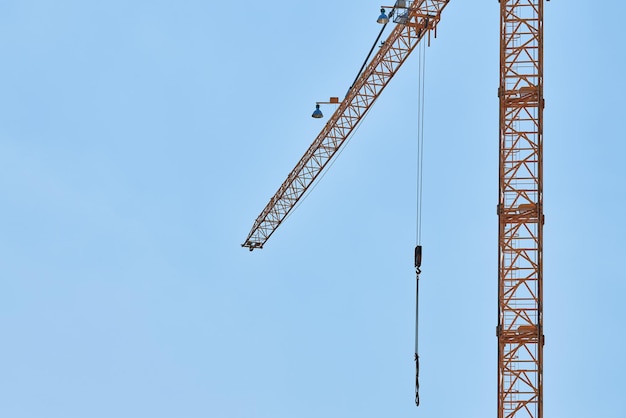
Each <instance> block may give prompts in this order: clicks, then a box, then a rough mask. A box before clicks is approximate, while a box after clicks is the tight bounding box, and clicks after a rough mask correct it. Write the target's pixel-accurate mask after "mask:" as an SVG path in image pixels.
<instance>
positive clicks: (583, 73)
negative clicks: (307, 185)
mask: <svg viewBox="0 0 626 418" xmlns="http://www.w3.org/2000/svg"><path fill="white" fill-rule="evenodd" d="M380 5H381V4H380V3H378V2H373V1H363V2H330V1H317V2H302V1H300V2H283V3H274V4H270V3H264V2H252V1H249V0H244V1H242V2H236V3H232V2H230V3H229V2H226V3H222V4H220V3H214V2H213V3H211V2H206V1H194V0H183V1H165V0H151V1H147V0H137V1H119V0H111V1H106V2H104V1H92V0H74V1H71V0H59V1H54V2H53V1H42V0H20V1H15V0H5V1H3V2H2V3H0V56H1V57H2V65H0V332H1V334H2V338H1V339H0V340H1V344H0V416H2V417H7V418H9V417H10V418H42V417H45V418H85V417H89V418H111V417H116V418H136V417H151V418H165V417H168V418H169V417H185V418H196V417H216V418H218V417H219V418H293V417H298V418H320V417H361V418H369V417H414V416H421V417H458V416H464V417H489V416H492V417H495V416H496V337H495V326H496V320H497V318H496V312H497V311H496V285H497V257H496V253H497V241H496V233H497V217H496V210H495V208H496V203H497V184H498V183H497V180H498V179H497V173H498V168H497V164H498V163H497V144H498V138H497V135H498V108H497V106H498V102H497V95H496V93H497V84H498V31H499V28H498V3H497V2H496V1H481V2H468V1H457V0H455V1H452V2H451V4H450V5H449V6H448V8H447V9H446V10H445V11H444V15H443V19H442V21H441V24H440V26H439V31H438V38H437V39H436V40H434V41H433V42H432V45H431V47H430V48H429V49H428V51H427V69H426V72H427V76H426V85H427V93H426V95H427V108H426V125H425V142H426V145H425V149H426V151H425V152H426V155H425V158H426V163H425V167H424V202H423V204H424V212H423V218H422V221H423V223H424V230H423V237H422V238H423V245H424V264H423V274H422V280H421V283H422V286H421V289H420V291H421V296H422V303H421V307H420V310H421V312H420V315H421V325H420V331H421V341H420V355H421V359H422V373H421V385H422V391H421V397H422V406H421V407H420V409H416V408H415V406H414V405H413V374H414V369H413V367H414V366H413V338H414V337H413V326H414V325H413V320H414V318H413V315H414V272H413V267H412V261H413V260H412V253H413V247H414V245H415V218H416V215H415V212H416V209H415V173H416V134H417V125H416V108H417V56H413V57H411V58H410V59H409V62H408V63H407V64H406V66H405V67H403V68H402V69H401V71H400V73H399V74H398V76H397V77H396V78H395V79H394V80H392V82H391V84H390V86H389V88H388V89H387V90H386V91H385V92H384V94H383V96H382V97H381V98H380V100H379V101H378V102H377V103H376V105H375V106H374V108H373V110H372V112H371V113H370V115H369V116H368V117H367V118H366V120H365V121H364V123H363V124H362V126H361V127H360V129H359V130H358V132H357V133H356V135H355V136H354V137H353V139H352V141H351V142H350V143H349V145H348V146H347V148H346V149H345V150H344V152H343V153H342V155H341V156H340V158H339V159H338V161H337V162H336V163H335V164H334V166H333V167H332V169H331V170H330V172H329V173H328V174H327V175H326V176H325V177H324V179H323V180H322V182H321V183H320V184H319V185H318V187H317V188H316V189H315V190H314V192H313V193H312V194H311V195H310V196H309V197H308V199H307V200H306V201H305V202H304V204H303V205H302V206H301V207H300V208H299V209H298V210H297V211H296V212H295V213H294V214H293V216H291V217H290V218H289V219H288V220H287V221H286V222H285V224H284V225H282V226H281V228H280V229H279V231H278V232H277V233H276V234H275V235H274V236H273V237H272V239H271V240H270V241H269V243H268V244H267V246H266V248H265V249H263V250H262V251H255V252H253V253H249V252H248V251H247V250H244V249H242V248H241V247H240V244H241V243H242V242H243V241H244V239H245V237H246V235H247V233H248V232H249V230H250V227H251V226H252V222H253V220H254V219H255V218H256V216H257V215H258V213H259V212H260V210H261V209H262V208H263V206H264V205H265V204H266V202H267V201H268V200H269V198H270V197H271V195H272V194H273V193H274V191H275V190H276V188H277V187H278V186H279V185H280V183H281V182H282V181H283V179H284V177H285V176H286V175H287V173H288V172H289V171H290V170H291V168H292V167H293V165H294V164H295V163H296V161H297V160H298V159H299V158H300V156H301V155H302V153H303V152H304V150H305V149H306V148H307V147H308V145H309V144H310V142H311V141H312V140H313V138H314V137H315V136H316V135H317V132H318V131H319V129H320V128H321V127H322V124H323V123H324V122H323V121H322V122H320V121H318V120H314V119H312V118H311V117H310V113H311V111H312V110H313V105H314V103H315V101H320V100H326V99H327V98H328V97H329V96H335V95H336V96H343V94H344V93H345V91H346V89H347V88H348V86H349V84H350V83H351V82H352V80H353V78H354V76H355V74H356V71H357V70H358V68H359V66H360V65H361V62H362V60H363V59H364V57H365V55H366V53H367V51H368V50H369V48H370V46H371V44H372V42H373V40H374V38H375V36H376V34H377V33H378V30H379V26H378V25H377V24H376V22H375V19H376V17H377V15H378V9H379V7H380ZM593 6H594V7H591V3H590V2H586V1H585V2H583V1H578V0H570V1H563V0H561V1H559V0H553V1H551V2H550V3H546V16H545V36H546V40H545V95H546V110H545V160H544V161H545V212H546V225H545V230H544V232H545V252H544V254H545V270H544V275H545V295H544V297H545V310H544V313H545V334H546V346H545V375H544V377H545V397H544V402H545V415H546V417H556V416H563V417H565V416H579V417H589V416H601V417H603V418H623V417H625V416H626V407H625V406H624V404H623V402H622V401H621V400H622V399H623V396H624V391H623V389H624V375H625V374H626V357H625V356H624V353H626V337H625V336H624V329H625V326H624V323H625V322H624V321H625V320H626V304H625V303H624V302H623V298H624V294H626V280H625V274H624V268H623V259H624V250H625V247H626V245H625V243H624V242H625V241H624V237H625V236H626V220H625V219H626V217H625V216H624V212H625V210H624V207H625V206H626V200H625V199H624V193H625V187H624V181H625V180H626V178H625V175H624V155H626V145H625V142H626V135H625V134H624V131H625V129H624V111H625V106H624V99H623V95H624V91H626V83H625V81H624V75H623V74H624V57H623V55H624V49H625V47H624V45H626V35H625V33H624V25H623V19H622V17H623V16H624V14H625V13H626V6H624V5H623V3H622V2H618V1H615V0H613V1H605V2H601V3H599V4H595V3H594V4H593Z"/></svg>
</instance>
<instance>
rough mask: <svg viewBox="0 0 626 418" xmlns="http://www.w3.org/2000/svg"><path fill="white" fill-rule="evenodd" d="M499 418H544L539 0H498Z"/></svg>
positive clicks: (542, 101)
mask: <svg viewBox="0 0 626 418" xmlns="http://www.w3.org/2000/svg"><path fill="white" fill-rule="evenodd" d="M500 29H501V31H500V33H501V38H500V87H499V90H498V95H499V100H500V195H499V202H498V219H499V222H498V223H499V234H498V241H499V251H498V256H499V257H498V275H499V277H498V326H497V329H496V334H497V337H498V418H511V417H516V418H521V417H523V418H527V417H532V418H542V417H543V344H544V335H543V286H542V281H543V223H544V215H543V108H544V98H543V0H500Z"/></svg>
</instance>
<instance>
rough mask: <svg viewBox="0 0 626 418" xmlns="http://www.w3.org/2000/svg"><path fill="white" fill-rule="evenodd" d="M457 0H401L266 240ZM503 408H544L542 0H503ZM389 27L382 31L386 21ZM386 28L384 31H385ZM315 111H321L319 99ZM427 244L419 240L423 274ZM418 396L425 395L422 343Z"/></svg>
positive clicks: (531, 411) (258, 233) (535, 412)
mask: <svg viewBox="0 0 626 418" xmlns="http://www.w3.org/2000/svg"><path fill="white" fill-rule="evenodd" d="M548 1H549V0H548ZM449 2H450V0H413V1H402V0H398V1H396V2H395V4H394V6H385V7H388V8H390V12H389V15H387V14H386V13H385V8H384V7H383V8H382V9H381V15H380V17H379V19H378V21H379V23H383V24H384V25H385V26H386V25H387V23H388V22H389V21H390V19H392V20H393V23H395V26H394V27H393V29H392V31H391V33H390V34H389V35H388V37H387V39H386V40H385V41H384V42H382V43H381V46H380V48H379V49H378V51H377V52H376V54H375V55H374V56H373V57H372V58H371V60H370V61H369V63H367V60H366V63H367V65H366V66H365V65H364V66H363V67H362V68H361V71H360V72H359V74H358V75H357V78H356V80H355V81H354V83H353V84H352V86H351V87H350V88H349V90H348V93H347V94H346V96H345V98H344V99H343V100H342V101H341V102H339V100H338V99H334V100H331V102H332V103H337V104H338V107H337V109H336V110H335V112H334V113H333V115H332V116H331V117H330V118H329V120H328V122H327V123H326V125H325V126H324V127H323V128H322V130H321V132H320V133H319V134H318V136H317V137H316V138H315V140H314V141H313V143H312V144H311V146H310V147H309V148H308V149H307V150H306V152H305V153H304V155H303V156H302V158H301V159H300V160H299V161H298V163H297V164H296V166H295V167H294V169H293V170H292V171H291V172H290V173H289V175H288V176H287V179H286V180H285V181H284V182H283V183H282V185H281V186H280V187H279V188H278V191H277V192H276V193H275V194H274V196H272V198H271V199H270V201H269V203H268V204H267V205H266V206H265V208H264V209H263V211H262V212H261V214H260V215H259V216H258V217H257V219H256V220H255V222H254V224H253V227H252V229H251V231H250V233H249V234H248V237H247V238H246V240H245V242H244V243H243V244H242V246H243V247H246V248H248V249H249V250H250V251H252V250H255V249H261V248H263V246H264V245H265V243H266V242H267V240H268V239H269V238H270V236H271V235H272V234H273V233H274V232H275V231H276V229H277V228H278V226H279V225H280V224H281V223H282V222H283V221H284V220H285V218H286V217H287V215H288V214H289V213H290V212H291V211H292V209H294V207H295V206H296V204H297V203H298V201H299V200H300V199H301V198H302V197H303V196H304V195H305V193H306V192H307V190H309V188H310V187H311V186H312V185H313V184H314V182H315V180H316V179H317V178H318V176H319V175H320V173H322V172H323V170H324V168H325V167H326V166H327V165H328V164H329V162H330V161H331V160H332V159H333V157H335V156H336V155H337V152H338V151H339V150H340V148H341V147H342V146H343V145H344V144H345V142H346V140H347V139H348V138H349V137H350V135H351V134H352V133H353V132H354V130H355V128H356V127H357V125H358V124H359V122H360V121H361V120H362V119H363V117H364V116H365V115H366V114H367V112H368V111H369V110H370V108H371V107H372V105H373V104H374V102H375V101H376V99H377V98H378V97H379V96H380V94H381V93H382V91H383V90H384V89H385V87H386V86H387V85H388V83H389V81H390V80H391V79H392V78H393V76H394V75H395V74H396V73H397V71H398V70H399V69H400V67H401V66H402V64H403V63H404V62H405V61H406V59H407V58H408V56H409V55H410V54H411V52H413V50H414V49H415V47H416V46H417V45H418V44H419V43H420V42H422V41H423V40H424V39H427V40H428V42H430V39H431V37H436V34H437V27H438V24H439V22H440V19H441V14H442V11H443V10H444V9H445V8H446V6H447V5H448V3H449ZM498 2H499V4H500V81H499V86H498V98H499V104H500V106H499V175H498V178H499V194H498V203H497V215H498V321H497V326H496V336H497V339H498V358H497V369H498V378H497V381H498V382H497V386H498V399H497V411H498V418H513V417H515V418H527V417H528V418H542V417H543V345H544V341H545V337H544V334H543V285H542V283H543V225H544V214H543V109H544V104H545V101H544V97H543V7H544V1H543V0H499V1H498ZM381 34H382V31H381ZM379 37H380V35H379ZM313 116H314V117H320V116H321V111H319V103H318V105H317V108H316V111H315V112H314V115H313ZM420 265H421V246H419V245H418V246H417V247H416V249H415V268H416V273H417V276H418V283H419V274H420ZM415 359H416V361H417V363H416V365H417V372H416V403H417V404H419V396H418V388H419V383H418V381H417V377H418V374H419V360H418V356H417V353H416V358H415Z"/></svg>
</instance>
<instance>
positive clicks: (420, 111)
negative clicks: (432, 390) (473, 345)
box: [414, 43, 426, 406]
mask: <svg viewBox="0 0 626 418" xmlns="http://www.w3.org/2000/svg"><path fill="white" fill-rule="evenodd" d="M425 73H426V48H425V46H424V45H423V44H421V43H420V45H419V61H418V87H417V90H418V93H417V96H418V99H417V123H418V126H417V181H416V187H417V191H416V195H417V205H416V209H417V214H416V217H417V219H416V234H415V235H416V237H415V239H416V242H417V243H416V246H415V279H416V280H415V357H414V360H415V405H416V406H419V404H420V396H419V389H420V382H419V374H420V359H419V280H420V273H421V272H422V271H421V265H422V245H421V244H422V188H423V182H422V173H423V166H424V107H425V106H424V90H425V85H424V82H425V81H424V79H425Z"/></svg>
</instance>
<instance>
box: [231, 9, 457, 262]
mask: <svg viewBox="0 0 626 418" xmlns="http://www.w3.org/2000/svg"><path fill="white" fill-rule="evenodd" d="M448 3H449V0H416V1H413V2H412V3H411V4H410V5H409V7H408V8H401V9H397V10H396V11H395V13H396V16H395V17H394V19H395V20H396V21H398V23H396V25H395V27H394V28H393V30H392V31H391V33H390V34H389V36H388V37H387V39H386V40H385V41H384V42H383V43H382V45H381V46H380V48H379V50H378V52H377V53H376V55H375V56H374V57H373V58H372V60H371V62H370V63H369V64H368V65H367V67H366V68H365V69H364V70H363V72H362V74H361V75H360V76H359V77H358V79H357V80H356V81H355V83H354V85H353V86H352V88H351V89H350V90H349V91H348V94H347V95H346V97H345V98H344V99H343V101H342V102H341V103H340V104H339V106H338V107H337V109H336V110H335V113H334V114H333V115H332V116H331V117H330V119H329V120H328V122H327V123H326V125H325V126H324V128H323V129H322V131H321V132H320V133H319V135H318V136H317V138H315V140H314V141H313V143H312V144H311V146H310V147H309V149H307V151H306V152H305V154H304V156H303V157H302V158H301V159H300V161H298V163H297V164H296V166H295V168H294V169H293V170H292V171H291V173H289V175H288V176H287V179H286V180H285V181H284V182H283V184H282V185H281V186H280V187H279V188H278V191H277V192H276V193H275V194H274V196H272V198H271V199H270V201H269V203H268V204H267V206H265V208H264V209H263V211H262V212H261V214H260V215H259V216H258V217H257V219H256V221H255V222H254V225H253V226H252V230H251V231H250V234H249V235H248V237H247V238H246V241H245V242H244V243H243V244H242V246H243V247H247V248H249V249H250V251H252V250H254V249H256V248H263V245H265V242H266V241H267V240H268V239H269V237H270V236H271V235H272V234H273V233H274V231H276V228H278V226H279V225H280V224H281V223H282V222H283V221H284V220H285V217H286V216H287V215H288V214H289V212H291V210H292V209H293V208H294V206H295V205H296V203H297V202H298V201H299V200H300V198H301V197H302V196H303V195H304V194H305V193H306V191H307V190H308V189H309V187H310V186H311V185H312V184H313V183H314V181H315V179H316V178H317V177H318V176H319V174H320V173H321V172H322V170H323V169H324V167H326V165H327V164H328V163H329V162H330V161H331V159H332V158H333V157H334V156H335V155H336V153H337V151H338V150H339V149H340V148H341V146H342V145H343V144H344V143H345V141H346V139H348V137H349V136H350V134H351V133H352V132H353V131H354V129H355V128H356V127H357V125H358V124H359V122H360V121H361V120H362V119H363V117H364V116H365V114H366V113H367V112H368V110H369V109H370V107H371V106H372V104H374V102H375V101H376V99H377V98H378V96H379V95H380V94H381V93H382V91H383V90H384V88H385V87H386V86H387V84H388V83H389V81H390V80H391V78H392V77H393V76H394V75H395V74H396V72H397V71H398V69H399V68H400V67H401V66H402V64H403V63H404V62H405V60H406V59H407V57H408V56H409V55H410V54H411V52H412V51H413V50H414V49H415V47H416V46H417V45H418V43H419V42H420V41H421V40H422V39H424V37H426V36H428V37H429V38H430V33H431V32H432V31H435V34H436V28H437V24H438V23H439V20H440V17H441V11H442V10H443V9H444V8H445V7H446V5H447V4H448Z"/></svg>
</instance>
